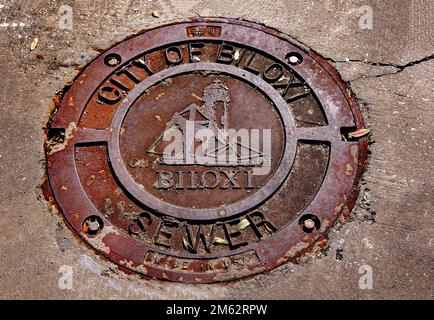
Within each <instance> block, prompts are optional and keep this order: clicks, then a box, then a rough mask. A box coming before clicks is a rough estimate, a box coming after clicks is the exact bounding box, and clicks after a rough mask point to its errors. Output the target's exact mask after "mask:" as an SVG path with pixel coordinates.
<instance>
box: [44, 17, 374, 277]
mask: <svg viewBox="0 0 434 320" xmlns="http://www.w3.org/2000/svg"><path fill="white" fill-rule="evenodd" d="M207 24H212V25H220V26H223V27H225V28H226V31H225V33H222V38H221V40H227V41H231V40H232V41H233V40H236V39H233V38H234V37H235V38H237V39H238V40H239V42H240V43H241V44H244V45H250V46H255V47H256V48H257V49H258V50H262V51H263V52H269V53H270V54H272V55H273V56H275V57H276V58H277V59H280V60H282V61H283V60H284V55H285V53H286V52H288V51H293V52H297V53H299V54H301V55H302V56H303V64H302V65H295V66H291V68H292V69H293V70H294V71H295V72H296V73H297V74H299V75H300V76H301V77H302V78H303V79H304V80H305V81H306V82H307V83H308V84H309V86H310V87H311V88H312V89H313V91H314V92H315V93H316V94H317V97H318V99H319V101H320V102H321V105H322V107H323V108H324V111H325V112H326V116H327V119H328V120H329V122H330V123H331V124H332V125H333V128H334V129H335V131H336V130H339V127H345V126H348V127H350V126H353V127H356V128H364V123H363V119H362V116H361V113H360V110H359V107H358V105H357V102H356V100H355V98H354V97H353V96H352V95H351V92H350V89H349V87H348V86H347V85H346V84H345V83H344V82H343V81H342V80H341V78H340V76H339V75H338V73H337V72H336V71H335V70H334V69H333V68H332V67H331V66H330V65H329V64H328V63H327V61H326V60H325V59H323V58H322V57H321V56H319V55H318V54H316V53H315V52H313V51H310V50H306V51H305V50H303V49H301V48H299V47H297V46H296V45H295V44H294V43H292V42H290V40H289V39H288V37H287V36H286V35H285V34H282V33H280V32H279V31H277V30H275V29H272V28H269V27H265V26H262V25H258V24H256V23H252V22H247V21H240V20H234V19H223V20H222V19H221V18H193V19H190V20H187V21H186V20H182V21H178V22H174V23H171V24H168V25H164V26H160V27H157V28H154V29H151V30H146V31H145V32H144V33H141V34H138V35H136V36H134V37H132V38H129V40H128V41H131V42H128V43H127V44H125V42H121V43H120V44H118V45H115V46H114V47H112V48H110V49H109V50H107V51H106V52H105V53H103V54H101V55H100V56H99V57H98V58H96V59H95V60H94V61H93V62H92V63H91V64H89V65H88V66H87V67H86V69H84V70H83V71H82V72H81V73H80V74H79V75H78V76H77V78H76V79H75V81H74V83H73V85H72V87H71V88H70V90H69V91H68V92H66V94H65V95H64V96H63V99H62V102H61V106H60V108H59V110H58V111H57V113H56V115H55V117H54V119H53V121H52V122H51V124H50V128H52V129H56V128H64V129H65V128H68V127H69V126H70V124H71V123H74V122H75V123H78V120H79V118H80V115H81V113H82V111H83V110H82V109H83V108H84V104H85V103H86V101H87V99H88V97H89V96H90V95H91V94H92V93H93V90H95V88H96V86H97V85H98V84H99V83H100V82H102V81H103V80H104V79H105V77H106V76H107V75H109V74H110V73H111V72H112V69H111V68H109V67H106V66H104V65H103V59H104V57H105V56H106V55H108V54H110V53H115V52H120V53H121V54H122V58H123V59H124V61H128V60H130V59H132V58H133V57H135V56H137V55H138V54H139V53H141V52H144V51H148V50H151V49H152V48H153V47H155V46H156V45H157V43H158V45H161V39H158V37H157V34H158V33H163V34H164V41H165V43H171V42H173V41H172V40H173V39H175V40H176V41H180V40H189V38H188V37H187V35H186V34H185V27H186V26H191V25H199V26H200V25H207ZM236 29H239V30H238V31H239V32H234V31H236ZM169 30H170V32H169ZM246 32H251V36H249V38H248V39H247V38H246V37H245V34H246ZM199 39H204V40H209V39H210V38H207V37H203V38H198V40H199ZM249 40H250V41H253V42H254V43H253V44H252V43H250V44H247V42H248V41H249ZM163 45H164V43H163ZM139 48H140V49H139ZM89 74H93V75H94V76H93V77H89ZM74 98H75V100H74ZM331 101H333V103H331ZM311 134H313V133H312V132H310V131H309V130H307V131H303V130H302V131H301V132H299V133H298V135H297V136H298V138H303V137H308V136H309V135H311ZM338 137H339V139H338ZM111 138H112V133H111V132H110V131H109V130H92V129H87V128H78V129H76V130H74V134H73V137H71V139H70V140H69V141H68V143H67V145H66V146H65V148H64V149H62V150H60V151H58V152H56V153H53V154H47V183H49V185H50V187H51V188H50V190H47V189H46V192H47V194H48V196H50V195H52V196H53V199H55V201H56V202H55V204H56V205H57V206H58V207H59V209H60V211H62V213H63V215H64V217H65V218H66V220H67V222H68V225H69V226H70V227H71V228H72V229H73V230H74V231H75V232H76V233H77V234H78V235H79V236H80V237H82V238H83V239H84V240H85V241H86V242H87V243H89V244H90V245H91V246H92V247H93V248H94V249H95V250H96V251H98V252H99V253H101V254H102V255H104V256H106V257H107V258H108V259H110V260H112V261H113V262H115V263H117V264H118V265H119V266H120V267H121V268H122V269H124V270H126V271H128V270H129V271H134V272H137V273H139V274H141V275H142V276H144V277H155V278H159V279H163V280H171V281H178V282H189V283H211V282H219V281H230V280H235V279H238V278H243V277H246V276H251V275H254V274H257V273H259V272H264V271H266V270H270V269H272V268H275V267H277V266H278V265H281V264H282V263H284V262H286V261H288V260H293V259H296V258H297V257H299V256H300V255H301V254H303V252H306V251H307V250H308V249H309V248H311V247H312V245H313V244H314V243H315V242H317V241H318V240H320V239H323V238H324V234H325V233H326V232H327V230H328V228H330V227H331V226H332V225H333V223H334V221H335V220H336V219H337V218H338V217H340V216H341V215H347V214H348V213H349V211H350V210H351V209H352V208H353V206H354V205H355V201H356V199H357V194H358V189H359V181H360V178H361V176H362V173H363V171H364V169H365V166H366V161H367V138H366V137H365V138H362V139H360V140H358V141H351V142H345V143H344V142H342V141H341V140H340V135H339V134H336V135H333V137H329V138H330V139H331V140H332V142H331V143H332V145H333V148H332V152H331V154H330V161H329V168H332V170H328V171H327V174H326V177H325V179H324V181H323V184H322V186H321V188H320V190H319V192H318V193H317V195H316V197H315V199H313V201H312V202H311V204H310V205H309V206H308V207H307V208H306V209H305V210H304V211H303V212H302V213H301V215H302V214H305V213H310V214H315V215H317V216H318V218H319V219H320V220H321V223H322V225H321V228H320V229H319V230H315V231H314V232H312V233H309V234H306V233H304V232H303V231H302V230H301V228H300V227H299V226H298V221H297V219H296V220H294V221H292V222H291V223H289V224H288V225H286V226H285V227H284V228H282V229H281V230H279V232H278V233H276V234H274V235H273V236H272V237H270V238H269V239H267V240H263V241H260V242H256V243H251V244H249V245H248V246H246V247H243V251H241V250H238V249H237V250H234V251H232V252H231V254H238V253H240V252H245V251H247V250H254V252H255V253H256V255H257V257H258V259H259V263H258V264H257V265H255V266H253V267H251V268H249V270H248V271H246V270H243V271H239V272H238V271H236V270H233V271H231V272H230V273H228V272H205V273H204V272H178V271H176V270H168V269H164V268H161V267H156V266H153V265H147V264H146V263H144V258H145V256H146V255H147V253H148V252H149V251H151V250H153V251H158V250H155V249H154V248H152V249H151V248H150V247H149V246H147V245H146V244H144V243H142V242H140V241H138V240H137V239H134V238H131V237H129V236H128V235H127V234H126V233H125V232H123V231H121V230H118V229H116V228H115V227H113V225H111V223H110V221H108V220H107V219H106V218H105V217H103V216H102V215H101V213H100V212H99V211H98V210H97V209H96V208H95V206H94V205H93V203H92V202H91V201H90V200H89V199H88V198H87V196H86V194H85V193H84V191H83V187H82V186H81V184H80V181H79V179H78V178H77V175H76V174H77V172H76V167H75V162H74V146H75V145H77V144H80V143H88V142H89V143H92V142H100V141H109V140H110V139H111ZM346 165H352V166H353V168H354V170H352V171H351V174H346V168H345V166H346ZM334 181H339V182H340V183H339V184H338V185H336V184H334ZM62 186H66V187H68V190H70V191H72V192H73V193H74V196H71V193H65V192H63V191H62ZM53 201H54V200H53ZM90 215H97V216H100V217H101V219H102V220H103V221H104V226H105V227H104V232H103V233H101V234H100V235H99V236H98V237H96V238H90V237H87V236H86V235H85V234H84V233H83V232H82V230H81V227H82V224H83V221H85V219H86V218H87V217H89V216H90ZM162 254H165V255H167V254H168V253H167V252H166V251H163V252H162ZM225 256H230V255H228V254H225ZM182 257H186V258H197V259H204V258H206V257H204V256H197V255H195V256H194V257H191V256H190V255H188V254H186V255H183V256H182ZM210 258H212V257H210Z"/></svg>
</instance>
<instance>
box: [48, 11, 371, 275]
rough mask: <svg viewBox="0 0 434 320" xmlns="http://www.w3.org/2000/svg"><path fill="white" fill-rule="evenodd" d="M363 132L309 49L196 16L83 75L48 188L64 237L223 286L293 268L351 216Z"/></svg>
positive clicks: (56, 134) (132, 265)
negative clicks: (64, 224)
mask: <svg viewBox="0 0 434 320" xmlns="http://www.w3.org/2000/svg"><path fill="white" fill-rule="evenodd" d="M363 128H364V124H363V121H362V118H361V115H360V112H359V110H358V107H357V105H356V103H355V102H354V100H353V99H352V98H351V97H350V93H349V90H348V88H347V87H346V86H345V85H344V84H343V83H342V82H341V81H340V79H339V77H338V75H337V74H336V73H335V71H334V70H333V69H332V68H331V67H330V66H329V65H328V64H327V63H326V62H325V61H324V60H323V59H322V58H320V57H319V56H318V55H316V54H315V53H313V52H311V51H308V52H306V51H304V50H302V49H301V48H299V47H297V46H296V45H294V44H292V43H291V42H289V41H288V39H287V37H285V36H284V35H282V34H280V33H278V32H277V31H275V30H272V29H269V28H266V27H263V26H259V25H256V24H252V23H247V22H241V21H235V20H228V21H226V20H225V21H223V20H221V19H219V20H213V19H194V20H191V21H188V22H182V23H176V24H172V25H167V26H163V27H159V28H156V29H153V30H149V31H146V32H144V33H142V34H140V35H137V36H135V37H132V38H130V39H128V40H126V41H124V42H121V43H120V44H118V45H116V46H114V47H112V48H111V49H109V50H108V51H106V52H105V53H103V54H102V55H101V56H100V57H98V58H97V59H96V60H95V61H93V62H92V63H91V64H90V65H89V66H88V67H87V68H86V69H84V71H82V72H81V74H80V75H79V76H78V77H77V79H76V80H75V82H74V83H73V85H72V86H71V88H70V89H69V90H68V91H67V93H66V94H65V95H64V96H63V99H62V101H61V103H60V106H59V108H58V110H57V112H56V113H55V115H54V117H53V119H52V121H51V122H50V123H49V129H48V138H49V139H48V141H47V148H46V150H47V171H48V182H49V185H50V187H51V188H50V189H51V195H52V196H53V198H54V200H55V202H56V204H57V205H58V207H59V208H60V210H61V211H62V212H63V214H64V216H65V218H66V220H67V221H68V223H69V224H70V226H71V227H72V228H73V229H74V230H75V231H76V233H77V234H78V235H80V237H82V238H83V239H84V240H85V241H86V242H87V243H88V244H90V245H91V246H93V247H94V248H95V249H96V250H97V251H98V252H100V253H101V254H103V255H104V256H106V257H108V258H109V259H111V260H112V261H114V262H115V263H117V264H118V265H119V266H121V267H122V268H123V269H125V270H131V271H135V272H137V273H139V274H142V275H144V276H146V277H156V278H160V279H168V280H172V281H181V282H195V283H209V282H217V281H226V280H232V279H237V278H241V277H245V276H249V275H253V274H256V273H258V272H263V271H266V270H270V269H272V268H274V267H276V266H277V265H280V264H282V263H284V262H286V261H288V260H293V261H295V260H296V258H297V257H299V256H300V255H301V254H303V253H304V252H306V251H307V250H309V248H312V247H313V246H314V244H315V243H321V242H322V240H323V239H325V236H324V234H325V233H326V231H327V230H328V228H330V227H331V226H332V224H333V223H334V221H335V220H336V219H337V218H339V217H340V216H342V215H345V214H348V213H349V211H350V210H351V208H352V207H353V206H354V203H355V199H356V197H357V192H358V183H359V179H360V176H361V174H362V171H363V169H364V163H365V159H366V151H367V140H366V138H361V139H358V140H357V139H350V138H348V132H352V131H355V130H359V129H363ZM359 131H360V130H359ZM350 136H351V135H350Z"/></svg>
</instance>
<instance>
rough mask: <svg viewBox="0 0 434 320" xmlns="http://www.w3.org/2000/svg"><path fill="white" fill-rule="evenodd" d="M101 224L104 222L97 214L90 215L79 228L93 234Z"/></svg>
mask: <svg viewBox="0 0 434 320" xmlns="http://www.w3.org/2000/svg"><path fill="white" fill-rule="evenodd" d="M103 226H104V222H103V221H102V219H101V218H100V217H99V216H90V217H87V218H86V219H85V220H84V222H83V225H82V228H81V229H82V230H83V232H84V233H86V234H87V235H88V236H95V235H97V234H98V233H99V232H100V231H101V230H102V228H103Z"/></svg>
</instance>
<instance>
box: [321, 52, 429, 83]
mask: <svg viewBox="0 0 434 320" xmlns="http://www.w3.org/2000/svg"><path fill="white" fill-rule="evenodd" d="M327 60H328V61H329V62H332V63H335V64H337V63H349V62H356V63H363V64H367V65H370V66H372V67H393V68H396V71H395V72H385V73H382V74H377V75H375V76H369V75H362V76H360V77H357V78H355V79H353V80H350V81H348V82H354V81H357V80H359V79H366V78H380V77H383V76H387V75H394V74H398V73H400V72H402V71H404V70H405V69H406V68H409V67H413V66H416V65H419V64H421V63H424V62H427V61H430V60H434V53H433V54H431V55H429V56H426V57H423V58H420V59H417V60H414V61H410V62H408V63H406V64H395V63H385V62H381V61H368V60H358V59H349V60H345V61H342V60H334V59H332V58H327Z"/></svg>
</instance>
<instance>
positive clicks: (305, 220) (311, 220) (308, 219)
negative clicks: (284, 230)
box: [298, 214, 321, 233]
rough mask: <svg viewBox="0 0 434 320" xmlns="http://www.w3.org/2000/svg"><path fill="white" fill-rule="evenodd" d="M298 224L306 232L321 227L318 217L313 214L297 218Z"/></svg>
mask: <svg viewBox="0 0 434 320" xmlns="http://www.w3.org/2000/svg"><path fill="white" fill-rule="evenodd" d="M298 224H299V225H300V228H301V229H302V230H303V231H304V232H306V233H312V232H313V231H315V230H319V229H320V227H321V222H320V220H319V218H318V217H317V216H315V215H313V214H305V215H304V216H302V217H301V218H300V220H298Z"/></svg>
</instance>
